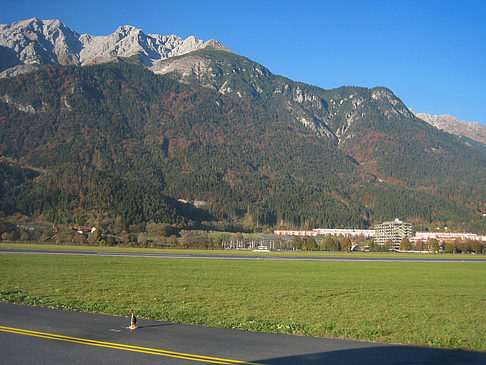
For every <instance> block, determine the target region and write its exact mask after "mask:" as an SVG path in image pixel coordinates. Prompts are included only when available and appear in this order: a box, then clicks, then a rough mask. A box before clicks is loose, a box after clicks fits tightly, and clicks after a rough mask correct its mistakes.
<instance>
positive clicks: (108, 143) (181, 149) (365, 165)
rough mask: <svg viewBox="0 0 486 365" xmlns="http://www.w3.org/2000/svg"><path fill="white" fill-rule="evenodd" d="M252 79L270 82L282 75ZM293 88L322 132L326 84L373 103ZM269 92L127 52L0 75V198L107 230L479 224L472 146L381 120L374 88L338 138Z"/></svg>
mask: <svg viewBox="0 0 486 365" xmlns="http://www.w3.org/2000/svg"><path fill="white" fill-rule="evenodd" d="M267 76H268V78H267V79H266V81H265V82H266V83H269V84H271V85H272V87H274V86H275V83H279V85H280V84H281V85H283V84H285V83H290V80H286V79H285V80H284V79H283V78H280V77H277V76H273V75H270V74H269V75H267ZM269 80H270V81H269ZM272 80H273V81H272ZM223 81H224V80H222V82H223ZM299 85H300V86H299V87H300V88H301V89H302V90H304V92H306V90H307V89H306V88H308V89H309V90H313V92H318V93H320V95H321V96H320V97H321V100H322V102H321V105H326V108H327V109H326V108H324V109H320V111H319V113H320V116H321V117H322V118H324V117H326V118H327V120H328V126H329V127H328V128H329V131H330V132H332V133H334V132H337V130H344V129H343V128H344V125H343V120H340V119H339V118H341V119H342V118H344V117H343V115H346V113H348V114H349V113H350V111H346V109H343V110H339V112H337V111H335V112H333V110H334V109H333V108H335V109H336V108H337V107H332V105H334V104H336V102H335V100H338V99H337V98H338V97H343V98H344V99H343V100H348V99H349V98H348V99H346V98H347V97H348V96H349V95H351V94H352V95H361V94H362V99H363V100H364V101H365V100H367V99H370V100H374V99H372V97H371V95H372V92H373V91H372V90H369V89H364V88H341V89H335V90H327V91H326V90H322V89H318V88H314V87H311V86H306V85H303V84H299ZM263 86H264V85H263ZM291 86H292V87H293V88H294V89H295V88H296V86H295V84H292V85H291ZM343 95H347V96H343ZM283 97H284V95H283V94H282V95H280V94H279V95H276V94H271V93H268V100H269V101H268V102H266V101H265V100H267V99H265V98H263V97H262V96H259V97H258V98H257V99H258V100H256V96H255V95H254V94H252V95H250V96H248V97H247V96H244V97H235V96H234V95H224V94H222V93H219V92H217V91H215V90H213V89H211V88H207V87H201V86H199V85H197V84H196V83H192V84H191V83H189V84H188V83H181V82H179V80H177V78H176V77H174V75H168V76H162V75H155V74H153V73H152V72H150V71H148V70H146V69H144V68H143V67H140V66H137V65H132V64H128V63H110V64H103V65H95V66H89V67H61V66H46V67H43V68H41V69H40V70H39V71H37V72H35V73H31V74H27V75H20V76H17V77H13V78H9V79H1V80H0V128H1V131H2V132H1V133H0V155H1V156H3V157H2V158H1V160H0V176H1V177H2V182H3V184H2V185H0V210H1V211H2V212H3V213H4V215H6V216H10V215H13V214H15V213H21V214H23V215H26V216H31V217H35V216H43V217H46V219H47V220H48V221H50V222H54V223H59V224H96V222H97V221H98V222H99V220H102V221H104V222H111V223H110V224H112V225H114V224H115V223H114V222H116V225H118V226H119V227H120V230H121V229H126V230H130V227H134V226H140V225H146V224H147V223H149V222H155V223H167V224H170V225H173V226H178V227H191V226H197V225H199V226H201V225H202V226H204V225H206V226H210V227H220V228H221V229H228V227H238V229H246V230H254V229H262V227H263V228H265V227H266V228H273V227H277V226H278V227H299V228H315V227H336V228H344V227H355V228H364V227H369V226H371V225H373V224H374V223H375V222H380V221H382V220H388V219H393V218H395V217H400V218H402V219H408V220H411V221H413V222H415V223H416V224H418V225H422V226H427V225H430V224H436V222H442V223H444V224H445V223H447V224H449V225H450V226H454V225H455V226H457V227H458V228H463V229H473V228H474V229H476V231H482V232H484V231H485V227H486V224H485V222H484V221H483V219H482V214H481V213H482V211H483V209H484V208H485V207H484V203H485V202H486V189H485V188H484V186H485V185H484V181H485V176H486V163H485V161H486V157H485V156H484V155H482V154H481V153H480V152H478V151H477V150H474V149H472V148H466V146H465V145H464V144H462V143H461V142H460V141H458V139H457V138H455V137H453V136H451V135H448V134H446V133H443V132H440V131H438V130H436V129H434V128H432V127H427V126H424V124H425V123H421V122H420V121H419V120H417V119H414V118H409V119H407V118H405V117H404V116H403V115H398V116H397V117H396V118H389V117H387V116H386V111H384V110H385V106H384V105H382V104H380V103H383V102H382V101H380V100H374V101H373V102H370V103H366V102H363V104H364V105H365V106H363V108H368V109H369V110H368V109H367V110H368V111H367V113H368V114H366V113H364V112H361V115H367V116H368V117H366V118H365V117H363V116H362V117H361V118H362V119H363V121H362V122H360V123H355V124H353V125H351V126H350V127H349V128H348V129H347V131H346V132H347V133H351V134H352V136H353V138H348V139H343V141H342V143H341V141H339V143H338V141H337V140H336V138H337V137H336V138H334V137H329V136H327V135H324V134H323V132H322V128H321V127H322V126H321V127H319V126H318V125H317V124H316V125H317V127H312V128H309V127H308V126H306V125H305V124H303V123H296V122H295V121H293V120H292V119H291V115H290V114H289V112H288V108H287V107H286V106H285V100H284V99H282V98H283ZM354 97H355V98H356V96H354ZM332 100H333V101H334V104H333V102H332ZM304 104H305V103H304ZM348 104H349V100H348V101H346V102H344V103H343V105H344V106H345V107H347V106H346V105H348ZM349 105H351V104H349ZM345 107H343V108H345ZM336 110H337V109H336ZM350 110H351V109H350ZM306 113H308V114H309V113H317V112H316V111H315V110H314V111H313V109H312V105H310V106H309V107H308V109H307V111H306ZM306 115H307V114H306ZM316 115H317V114H316ZM316 115H314V117H313V118H316V119H315V120H317V116H316ZM326 115H327V116H326ZM316 123H317V122H316ZM319 128H321V132H319V130H320V129H319ZM343 133H344V132H343ZM342 135H343V134H341V135H340V137H341V136H342ZM454 170H455V171H456V173H451V172H452V171H454ZM105 225H106V224H105Z"/></svg>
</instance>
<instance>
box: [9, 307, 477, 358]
mask: <svg viewBox="0 0 486 365" xmlns="http://www.w3.org/2000/svg"><path fill="white" fill-rule="evenodd" d="M0 313H1V316H0V363H1V364H13V365H16V364H49V365H53V364H70V365H77V364H120V365H124V364H148V365H151V364H186V365H189V364H274V365H287V364H292V365H294V364H299V365H300V364H302V365H310V364H316V365H317V364H333V365H340V364H347V365H358V364H360V365H380V364H390V365H394V364H397V365H398V364H429V365H458V364H469V365H476V364H478V365H479V364H486V353H480V352H468V351H456V350H442V349H431V348H419V347H411V346H398V345H384V344H379V343H370V342H357V341H344V340H330V339H323V338H313V337H303V336H290V335H277V334H265V333H251V332H246V331H238V330H228V329H222V328H211V327H201V326H190V325H182V324H174V323H167V322H159V321H149V320H143V319H139V321H138V324H139V326H140V327H139V328H138V329H136V330H129V329H127V326H128V324H129V319H128V318H124V317H116V316H106V315H100V314H91V313H80V312H69V311H60V310H54V309H47V308H40V307H31V306H23V305H16V304H6V303H0ZM127 314H129V309H127Z"/></svg>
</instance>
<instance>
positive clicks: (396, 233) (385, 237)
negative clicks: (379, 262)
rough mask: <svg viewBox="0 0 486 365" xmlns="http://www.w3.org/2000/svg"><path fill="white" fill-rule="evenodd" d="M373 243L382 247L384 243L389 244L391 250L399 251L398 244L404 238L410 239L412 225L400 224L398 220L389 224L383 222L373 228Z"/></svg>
mask: <svg viewBox="0 0 486 365" xmlns="http://www.w3.org/2000/svg"><path fill="white" fill-rule="evenodd" d="M375 230H376V234H375V243H376V244H378V245H384V244H385V243H386V242H391V243H392V245H393V248H395V249H396V250H398V249H400V242H401V241H402V239H404V238H405V237H407V238H412V224H411V223H407V222H402V221H401V220H400V219H398V218H397V219H395V220H394V221H390V222H383V223H381V224H377V225H376V226H375Z"/></svg>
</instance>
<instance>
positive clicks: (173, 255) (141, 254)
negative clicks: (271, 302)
mask: <svg viewBox="0 0 486 365" xmlns="http://www.w3.org/2000/svg"><path fill="white" fill-rule="evenodd" d="M0 253H22V254H51V255H84V256H122V257H154V258H189V259H190V258H196V259H214V260H218V259H219V260H283V261H371V262H451V263H457V262H471V263H473V262H476V263H486V258H468V259H465V260H461V259H443V258H441V257H440V256H434V257H431V258H425V257H423V256H422V257H420V258H413V257H400V255H398V254H397V255H396V257H363V256H356V257H351V256H346V257H330V256H325V257H317V256H294V255H292V256H274V255H272V256H270V255H258V254H255V255H251V256H247V255H207V254H183V253H180V254H179V253H166V252H163V251H161V252H160V253H159V252H155V253H151V252H110V251H82V250H80V251H63V250H15V249H0Z"/></svg>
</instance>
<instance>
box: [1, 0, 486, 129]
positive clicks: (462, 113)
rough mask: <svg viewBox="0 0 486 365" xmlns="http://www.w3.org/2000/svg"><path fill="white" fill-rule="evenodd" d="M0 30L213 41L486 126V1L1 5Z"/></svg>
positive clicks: (328, 83) (54, 0)
mask: <svg viewBox="0 0 486 365" xmlns="http://www.w3.org/2000/svg"><path fill="white" fill-rule="evenodd" d="M2 3H3V5H2V10H1V11H0V23H2V24H7V23H8V24H9V23H12V22H14V21H17V20H23V19H27V18H32V17H38V18H41V19H54V18H56V19H60V20H61V21H62V22H63V23H64V24H66V25H67V26H69V27H70V28H72V29H74V30H75V31H77V32H78V33H81V34H82V33H89V34H93V35H108V34H110V33H112V32H113V31H114V30H115V29H116V28H118V27H119V26H121V25H127V24H129V25H133V26H135V27H137V28H141V29H143V31H144V32H145V33H157V34H162V35H166V34H176V35H178V36H180V37H184V38H185V37H187V36H189V35H194V36H196V37H197V38H200V39H203V40H208V39H210V38H215V39H217V40H219V41H220V42H222V43H223V44H224V45H225V46H227V47H228V48H230V49H231V50H232V51H234V52H235V53H238V54H240V55H243V56H246V57H249V58H251V59H253V60H255V61H257V62H259V63H261V64H263V65H264V66H266V67H268V68H269V69H270V71H272V72H273V73H275V74H280V75H284V76H286V77H289V78H291V79H293V80H297V81H302V82H306V83H309V84H312V85H316V86H320V87H323V88H326V89H329V88H333V87H338V86H342V85H353V86H365V87H374V86H386V87H389V88H390V89H392V90H393V92H394V93H395V94H396V95H397V96H398V97H399V98H401V99H402V100H403V101H404V103H405V104H406V105H407V106H408V107H410V108H413V109H414V110H416V111H419V112H426V113H430V114H451V115H453V116H455V117H457V118H459V119H461V120H467V121H477V122H481V123H483V124H486V107H485V105H486V101H485V97H486V21H485V19H486V1H484V0H440V1H439V0H437V1H436V0H421V1H418V0H380V1H379V0H368V1H365V0H363V1H357V0H349V1H346V0H343V1H339V0H334V1H328V0H321V1H312V0H311V1H291V2H288V3H287V2H285V1H267V0H259V1H255V0H245V1H232V0H226V1H219V0H218V1H210V0H207V1H195V0H157V1H152V0H147V1H137V2H131V1H125V0H117V1H113V0H103V1H99V0H97V1H92V0H85V1H75V0H64V1H59V0H47V1H43V0H37V1H30V0H3V1H2Z"/></svg>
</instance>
